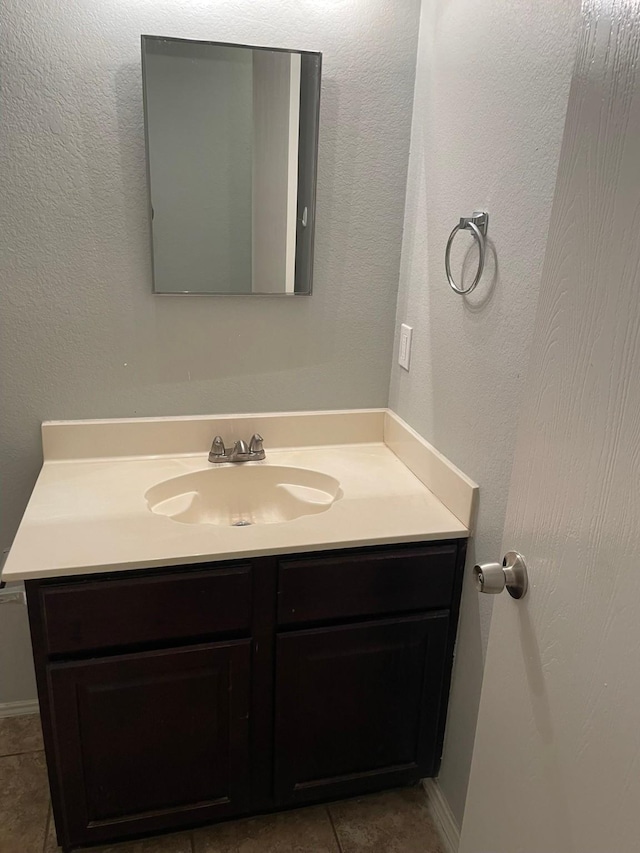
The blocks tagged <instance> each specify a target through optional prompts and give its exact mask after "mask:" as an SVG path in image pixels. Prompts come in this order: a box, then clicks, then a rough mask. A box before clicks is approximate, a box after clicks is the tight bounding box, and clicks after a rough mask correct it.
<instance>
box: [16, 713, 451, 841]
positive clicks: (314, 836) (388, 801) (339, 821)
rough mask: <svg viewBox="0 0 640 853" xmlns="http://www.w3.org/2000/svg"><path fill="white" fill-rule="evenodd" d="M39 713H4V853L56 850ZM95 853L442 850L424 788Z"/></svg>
mask: <svg viewBox="0 0 640 853" xmlns="http://www.w3.org/2000/svg"><path fill="white" fill-rule="evenodd" d="M59 849H60V848H59V847H58V846H57V844H56V840H55V831H54V826H53V820H52V817H51V808H50V806H49V790H48V784H47V774H46V767H45V761H44V753H43V751H42V735H41V732H40V722H39V719H38V717H30V716H29V717H27V716H25V717H8V718H4V719H2V718H0V851H2V853H57V851H59ZM91 849H92V850H93V851H95V853H98V851H99V853H119V851H122V853H364V851H373V853H443V848H442V846H441V844H440V842H439V840H438V836H437V833H436V830H435V829H434V827H433V824H432V823H431V820H430V817H429V812H428V810H427V806H426V800H425V794H424V791H423V790H422V788H420V787H416V788H404V789H400V790H395V791H387V792H385V793H382V794H371V795H370V796H367V797H360V798H358V799H355V800H344V801H342V802H336V803H331V804H329V805H328V806H314V807H312V808H305V809H298V810H296V811H290V812H284V813H282V814H277V815H269V816H267V817H256V818H248V819H246V820H239V821H233V822H231V823H225V824H219V825H217V826H211V827H207V828H205V829H198V830H196V831H194V832H181V833H178V834H177V835H163V836H158V837H156V838H148V839H146V840H144V841H135V842H129V843H125V844H116V845H111V846H108V847H99V848H95V847H94V848H91Z"/></svg>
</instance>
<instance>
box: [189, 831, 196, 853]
mask: <svg viewBox="0 0 640 853" xmlns="http://www.w3.org/2000/svg"><path fill="white" fill-rule="evenodd" d="M189 844H190V846H191V853H196V841H195V833H194V832H193V830H192V831H191V832H190V833H189Z"/></svg>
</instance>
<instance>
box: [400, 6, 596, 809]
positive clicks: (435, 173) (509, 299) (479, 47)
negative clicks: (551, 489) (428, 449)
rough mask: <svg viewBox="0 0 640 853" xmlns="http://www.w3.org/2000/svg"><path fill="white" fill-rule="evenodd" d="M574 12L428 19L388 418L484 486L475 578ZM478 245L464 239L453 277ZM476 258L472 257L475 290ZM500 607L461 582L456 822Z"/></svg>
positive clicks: (454, 731)
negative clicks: (472, 232)
mask: <svg viewBox="0 0 640 853" xmlns="http://www.w3.org/2000/svg"><path fill="white" fill-rule="evenodd" d="M579 7H580V3H579V0H547V2H541V3H533V2H531V0H510V2H509V3H505V2H504V0H485V2H483V3H478V2H477V0H428V1H427V2H425V3H424V5H423V12H422V20H421V28H420V43H419V48H418V67H417V72H416V95H415V107H414V119H413V128H412V140H411V158H410V164H409V177H408V192H407V208H406V218H405V231H404V242H403V248H402V265H401V282H400V291H399V298H398V316H397V324H400V323H401V322H406V323H408V324H409V325H411V326H413V327H414V333H413V352H412V360H411V372H410V373H406V371H404V370H402V369H401V368H399V367H398V366H397V364H395V359H396V356H397V342H396V348H395V350H394V367H393V373H392V381H391V393H390V405H391V407H392V408H393V409H394V410H395V411H396V412H398V414H399V415H400V416H401V417H403V418H405V419H406V420H407V421H409V423H410V424H411V425H412V426H413V427H414V428H415V429H417V430H418V432H420V433H421V434H422V435H424V436H425V438H427V439H428V440H429V441H431V442H433V444H435V446H436V447H437V448H438V450H440V451H441V452H442V453H444V454H445V455H446V456H448V457H449V458H450V459H451V460H452V461H453V462H455V463H456V464H457V465H459V466H460V468H462V470H463V471H464V472H465V473H466V474H468V475H469V476H470V477H472V478H473V479H474V480H476V482H477V483H478V484H479V485H480V510H479V517H478V525H477V535H476V536H475V539H474V540H473V541H472V543H471V548H470V555H469V556H470V559H469V562H470V563H471V565H472V564H473V560H474V557H477V558H478V559H481V560H490V561H494V560H498V559H501V557H502V553H503V552H502V547H503V543H502V529H503V522H504V515H505V509H506V499H507V492H508V488H509V480H510V474H511V465H512V461H513V452H514V445H515V435H516V429H517V425H518V412H519V408H520V399H521V393H520V392H521V378H522V377H523V375H524V373H523V371H524V370H525V369H526V366H527V362H528V353H529V345H530V343H531V338H532V330H533V323H534V319H535V310H536V305H537V298H538V289H539V284H540V274H541V270H542V262H543V259H544V252H545V244H546V236H547V230H548V225H549V216H550V213H551V200H552V197H553V191H554V185H555V176H556V170H557V165H558V159H559V153H560V143H561V140H562V130H563V127H564V117H565V112H566V106H567V99H568V91H569V83H570V79H571V69H572V66H573V61H574V57H575V25H576V24H577V21H578V13H579ZM479 208H482V209H486V210H488V211H489V213H490V222H489V236H490V243H491V247H492V249H491V252H490V253H489V255H490V256H489V259H488V262H487V269H486V272H485V275H484V278H483V281H482V282H481V284H480V285H479V286H478V288H477V290H476V291H475V292H474V293H473V294H472V295H471V296H469V297H468V298H464V299H463V298H461V297H460V296H458V295H456V294H455V293H453V291H452V290H451V289H450V288H449V285H448V284H447V280H446V278H445V274H444V248H445V245H446V242H447V238H448V236H449V232H450V231H451V229H452V228H453V226H454V225H455V224H456V223H457V221H458V219H459V217H460V216H468V215H469V214H470V213H471V212H472V211H473V210H475V209H479ZM469 243H470V238H469V237H468V236H466V235H464V234H459V235H458V236H457V238H456V243H455V251H454V253H453V255H454V269H455V270H456V272H457V271H458V270H459V267H460V265H461V260H462V257H463V254H464V251H465V247H466V246H468V245H469ZM496 259H497V261H496ZM475 260H476V255H475V254H470V255H469V257H468V262H469V266H468V267H467V270H466V272H467V278H466V280H465V281H466V283H468V282H469V280H470V279H469V277H468V276H469V273H471V274H474V273H475V270H472V269H471V268H472V265H473V263H474V261H475ZM509 544H510V546H511V547H517V542H516V543H509ZM490 607H491V601H490V597H489V596H484V597H483V600H481V599H480V598H479V596H478V595H477V593H476V591H475V589H474V587H473V584H472V582H471V575H470V573H469V571H468V570H467V577H466V585H465V589H464V595H463V602H462V612H461V621H460V630H459V635H458V647H457V653H456V663H455V670H454V680H453V687H452V693H451V702H450V710H449V721H448V727H447V736H446V741H445V749H444V761H443V764H442V770H441V773H440V778H439V783H440V787H441V790H442V792H443V793H444V795H445V797H446V798H447V800H448V803H449V805H450V806H451V808H452V810H453V812H454V814H455V816H456V818H457V820H458V821H461V819H462V814H463V811H464V803H465V798H466V789H467V781H468V776H469V767H470V762H471V753H472V749H473V740H474V734H475V724H476V715H477V708H478V701H479V697H480V685H481V681H482V669H483V654H484V648H485V643H486V638H487V631H488V626H489V621H490V612H491V611H490Z"/></svg>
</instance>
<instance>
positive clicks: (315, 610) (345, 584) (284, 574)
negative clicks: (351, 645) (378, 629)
mask: <svg viewBox="0 0 640 853" xmlns="http://www.w3.org/2000/svg"><path fill="white" fill-rule="evenodd" d="M456 555H457V547H456V545H455V543H454V544H447V545H438V546H433V547H420V548H402V549H398V550H397V551H396V550H394V551H382V552H377V553H376V552H369V553H365V554H357V555H348V554H345V555H342V556H335V557H324V558H303V559H286V560H281V561H280V569H279V580H278V624H279V625H296V624H302V623H305V622H321V621H323V620H336V619H346V618H349V617H357V616H371V615H376V614H384V613H401V612H403V611H409V610H429V609H431V608H447V607H449V606H450V604H451V601H452V596H453V581H454V575H455V567H456Z"/></svg>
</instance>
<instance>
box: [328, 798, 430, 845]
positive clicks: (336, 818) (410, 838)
mask: <svg viewBox="0 0 640 853" xmlns="http://www.w3.org/2000/svg"><path fill="white" fill-rule="evenodd" d="M329 812H330V813H331V817H332V818H333V824H334V826H335V829H336V833H337V835H338V839H339V841H340V845H341V847H342V851H343V853H364V851H372V853H443V849H442V846H441V844H440V840H439V838H438V834H437V832H436V830H435V828H434V826H433V824H432V822H431V818H430V816H429V811H428V809H427V800H426V795H425V793H424V790H423V789H422V788H421V787H416V788H402V789H398V790H396V791H387V792H385V793H382V794H371V795H370V796H367V797H359V798H358V799H355V800H345V801H343V802H339V803H332V804H331V805H330V806H329Z"/></svg>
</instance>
